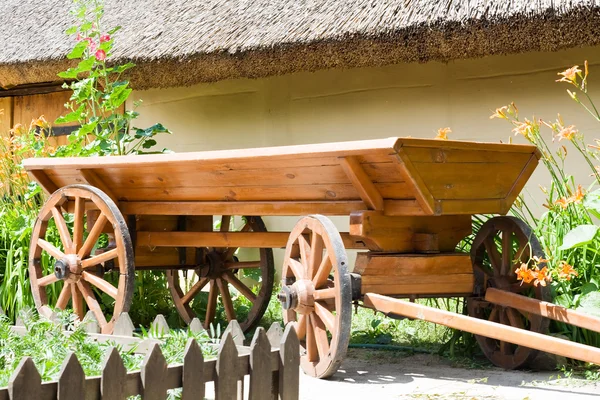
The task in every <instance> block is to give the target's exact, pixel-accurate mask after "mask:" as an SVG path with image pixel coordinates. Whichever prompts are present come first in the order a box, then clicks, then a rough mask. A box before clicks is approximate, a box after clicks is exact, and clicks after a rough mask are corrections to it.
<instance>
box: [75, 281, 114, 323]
mask: <svg viewBox="0 0 600 400" xmlns="http://www.w3.org/2000/svg"><path fill="white" fill-rule="evenodd" d="M77 287H78V288H79V291H80V292H81V294H83V299H84V300H85V302H86V303H87V305H88V308H89V309H90V310H92V312H93V313H94V316H95V317H96V321H98V325H100V328H104V326H105V325H106V324H107V322H106V317H105V316H104V313H103V312H102V309H101V308H100V304H99V303H98V300H96V296H94V292H93V291H92V288H91V287H90V285H89V284H88V283H87V282H86V281H83V280H80V281H79V282H77Z"/></svg>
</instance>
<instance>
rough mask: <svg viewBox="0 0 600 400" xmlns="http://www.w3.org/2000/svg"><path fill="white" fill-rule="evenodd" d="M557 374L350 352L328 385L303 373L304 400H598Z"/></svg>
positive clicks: (594, 386) (597, 389)
mask: <svg viewBox="0 0 600 400" xmlns="http://www.w3.org/2000/svg"><path fill="white" fill-rule="evenodd" d="M463 364H464V363H463ZM559 375H560V372H528V371H505V370H502V369H499V368H483V369H482V368H469V366H468V365H465V366H462V367H457V366H456V363H455V362H452V361H449V360H447V359H443V358H440V357H438V356H435V355H429V354H418V355H409V356H407V355H405V354H402V353H395V352H389V351H374V350H363V349H360V350H359V349H351V350H350V351H349V353H348V355H347V357H346V359H345V361H344V362H343V363H342V367H341V368H340V370H339V371H338V372H337V373H336V374H335V375H334V376H333V377H332V378H330V379H329V380H319V379H314V378H311V377H308V376H305V375H304V374H302V373H301V376H300V398H301V399H306V400H316V399H365V400H380V399H435V400H441V399H465V400H466V399H469V400H470V399H485V400H491V399H493V400H497V399H498V400H500V399H519V400H525V399H528V400H533V399H543V400H551V399H560V400H571V399H573V400H582V399H595V400H600V383H599V382H589V381H585V380H581V379H574V378H564V377H562V378H559Z"/></svg>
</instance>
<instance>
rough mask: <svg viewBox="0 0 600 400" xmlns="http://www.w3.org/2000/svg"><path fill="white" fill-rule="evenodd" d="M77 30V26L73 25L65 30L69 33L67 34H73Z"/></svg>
mask: <svg viewBox="0 0 600 400" xmlns="http://www.w3.org/2000/svg"><path fill="white" fill-rule="evenodd" d="M76 32H77V27H76V26H72V27H70V28H69V29H67V30H66V31H65V34H67V35H73V34H75V33H76Z"/></svg>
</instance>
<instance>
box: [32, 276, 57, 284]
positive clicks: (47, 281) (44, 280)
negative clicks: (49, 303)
mask: <svg viewBox="0 0 600 400" xmlns="http://www.w3.org/2000/svg"><path fill="white" fill-rule="evenodd" d="M54 282H58V278H57V277H56V275H54V274H50V275H46V276H44V277H43V278H40V279H38V281H37V283H38V285H39V286H41V287H44V286H48V285H50V284H52V283H54Z"/></svg>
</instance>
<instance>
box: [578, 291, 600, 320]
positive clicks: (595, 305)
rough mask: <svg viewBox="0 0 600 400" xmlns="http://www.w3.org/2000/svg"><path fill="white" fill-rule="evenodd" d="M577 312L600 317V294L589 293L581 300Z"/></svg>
mask: <svg viewBox="0 0 600 400" xmlns="http://www.w3.org/2000/svg"><path fill="white" fill-rule="evenodd" d="M577 311H582V312H584V313H586V314H590V315H594V316H596V317H600V292H598V291H596V292H589V293H587V294H585V295H582V296H581V297H580V299H579V307H577Z"/></svg>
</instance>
